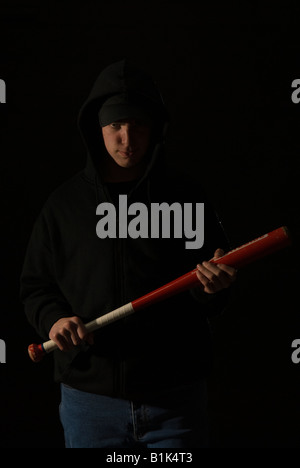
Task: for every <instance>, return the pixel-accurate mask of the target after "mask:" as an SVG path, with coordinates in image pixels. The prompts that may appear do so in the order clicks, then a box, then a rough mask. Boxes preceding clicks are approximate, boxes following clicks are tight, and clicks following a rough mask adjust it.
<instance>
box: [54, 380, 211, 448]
mask: <svg viewBox="0 0 300 468" xmlns="http://www.w3.org/2000/svg"><path fill="white" fill-rule="evenodd" d="M61 395H62V398H61V403H60V407H59V411H60V420H61V423H62V425H63V428H64V435H65V446H66V448H132V447H140V448H183V447H190V448H192V447H195V448H197V447H207V446H208V441H207V416H206V399H207V394H206V383H205V382H201V383H200V384H197V386H192V387H191V386H188V387H186V386H183V387H181V388H179V389H176V390H172V391H170V394H169V396H170V401H171V400H172V405H171V406H172V408H166V407H161V406H151V405H148V404H137V403H135V402H133V401H129V400H122V399H118V398H111V397H108V396H101V395H96V394H92V393H86V392H82V391H79V390H76V389H74V388H71V387H68V386H66V385H61ZM166 406H167V405H166ZM174 408H175V409H174Z"/></svg>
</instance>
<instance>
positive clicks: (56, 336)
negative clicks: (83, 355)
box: [49, 316, 93, 351]
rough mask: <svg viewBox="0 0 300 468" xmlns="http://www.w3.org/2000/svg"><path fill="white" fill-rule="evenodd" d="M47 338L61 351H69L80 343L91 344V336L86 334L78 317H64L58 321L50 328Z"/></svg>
mask: <svg viewBox="0 0 300 468" xmlns="http://www.w3.org/2000/svg"><path fill="white" fill-rule="evenodd" d="M49 338H50V339H51V340H53V341H55V343H56V344H57V346H58V348H59V349H60V350H61V351H69V350H70V349H72V348H73V347H74V346H77V345H79V344H80V343H82V341H87V342H88V343H89V344H93V335H92V333H88V332H87V330H86V328H85V326H84V324H83V322H82V321H81V319H80V318H79V317H75V316H74V317H65V318H62V319H59V320H58V321H57V322H55V324H54V325H53V326H52V328H51V330H50V332H49Z"/></svg>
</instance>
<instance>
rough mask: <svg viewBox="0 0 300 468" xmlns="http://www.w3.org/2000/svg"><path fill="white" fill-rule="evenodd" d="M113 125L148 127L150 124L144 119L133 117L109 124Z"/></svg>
mask: <svg viewBox="0 0 300 468" xmlns="http://www.w3.org/2000/svg"><path fill="white" fill-rule="evenodd" d="M114 123H116V124H119V125H123V124H124V125H125V124H129V125H148V126H150V122H149V121H147V120H146V119H141V118H134V117H128V118H124V119H118V120H114V121H113V122H111V124H114Z"/></svg>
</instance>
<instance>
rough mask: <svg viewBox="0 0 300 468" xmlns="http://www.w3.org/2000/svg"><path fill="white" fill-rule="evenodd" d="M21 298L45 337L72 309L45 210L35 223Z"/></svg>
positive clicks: (35, 325)
mask: <svg viewBox="0 0 300 468" xmlns="http://www.w3.org/2000/svg"><path fill="white" fill-rule="evenodd" d="M20 298H21V301H22V303H23V304H24V309H25V314H26V316H27V319H28V321H29V323H30V324H31V325H32V326H33V327H34V328H35V330H36V331H37V333H38V334H39V335H40V336H41V337H42V338H43V339H49V331H50V329H51V327H52V325H53V324H54V323H55V322H56V321H57V320H59V319H60V318H63V317H71V316H72V315H74V314H72V310H71V307H70V304H68V302H67V301H66V299H65V297H64V295H63V294H62V292H61V290H60V288H59V286H58V284H57V282H56V280H55V268H54V262H53V255H52V251H51V243H50V236H49V231H48V227H47V223H46V219H45V216H44V215H43V213H42V214H41V215H40V216H39V218H38V219H37V221H36V222H35V225H34V228H33V231H32V234H31V237H30V240H29V243H28V247H27V251H26V255H25V260H24V264H23V269H22V273H21V278H20Z"/></svg>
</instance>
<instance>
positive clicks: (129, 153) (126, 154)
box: [119, 150, 134, 158]
mask: <svg viewBox="0 0 300 468" xmlns="http://www.w3.org/2000/svg"><path fill="white" fill-rule="evenodd" d="M119 154H120V155H121V156H122V157H123V158H131V157H132V156H133V155H134V151H120V150H119Z"/></svg>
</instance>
